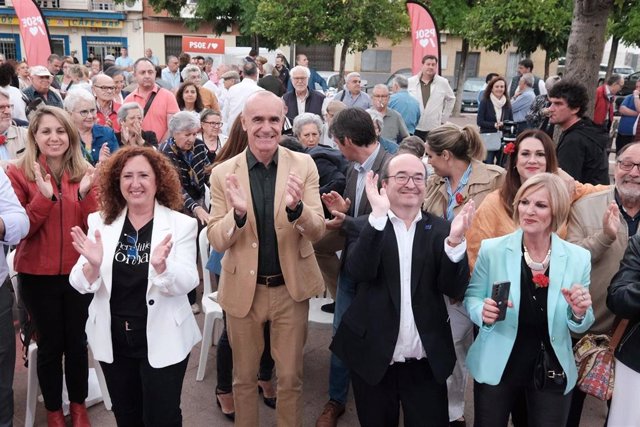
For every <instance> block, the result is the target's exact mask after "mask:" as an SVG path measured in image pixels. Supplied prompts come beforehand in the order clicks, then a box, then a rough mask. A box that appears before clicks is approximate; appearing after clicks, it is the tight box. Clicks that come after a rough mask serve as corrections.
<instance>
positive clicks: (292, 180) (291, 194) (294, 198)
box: [284, 173, 304, 210]
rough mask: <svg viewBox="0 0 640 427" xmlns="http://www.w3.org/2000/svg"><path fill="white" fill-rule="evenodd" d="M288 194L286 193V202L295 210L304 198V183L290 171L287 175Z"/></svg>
mask: <svg viewBox="0 0 640 427" xmlns="http://www.w3.org/2000/svg"><path fill="white" fill-rule="evenodd" d="M286 191H287V194H286V195H285V199H284V202H285V204H286V205H287V207H288V208H289V209H291V210H294V209H295V208H296V206H297V205H298V202H299V201H300V200H302V194H303V191H304V183H303V182H302V180H301V179H300V177H299V176H297V175H296V174H294V173H289V176H288V177H287V189H286Z"/></svg>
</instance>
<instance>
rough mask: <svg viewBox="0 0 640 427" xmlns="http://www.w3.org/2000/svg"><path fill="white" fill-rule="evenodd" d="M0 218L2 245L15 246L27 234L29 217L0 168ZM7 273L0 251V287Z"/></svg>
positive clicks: (7, 269) (4, 260) (3, 257)
mask: <svg viewBox="0 0 640 427" xmlns="http://www.w3.org/2000/svg"><path fill="white" fill-rule="evenodd" d="M0 218H2V221H3V222H4V227H5V230H4V240H2V241H0V244H3V245H7V246H8V245H17V244H18V242H20V240H21V239H22V238H24V236H26V235H27V233H28V232H29V217H28V216H27V213H26V212H25V210H24V208H23V207H22V205H21V204H20V201H18V197H16V193H15V192H14V191H13V187H12V186H11V182H10V181H9V178H8V177H7V175H6V174H5V173H4V169H2V168H0ZM8 272H9V266H8V265H7V260H6V258H5V254H4V251H0V286H2V284H3V283H4V279H6V277H7V273H8Z"/></svg>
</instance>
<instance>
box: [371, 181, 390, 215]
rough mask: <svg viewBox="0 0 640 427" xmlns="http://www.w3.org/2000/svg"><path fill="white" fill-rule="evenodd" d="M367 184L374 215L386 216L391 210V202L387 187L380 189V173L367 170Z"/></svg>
mask: <svg viewBox="0 0 640 427" xmlns="http://www.w3.org/2000/svg"><path fill="white" fill-rule="evenodd" d="M365 185H366V186H365V191H366V192H367V199H368V200H369V204H371V213H372V214H373V216H374V217H376V218H380V217H383V216H386V215H387V212H389V208H390V203H389V198H388V197H387V189H386V188H384V187H382V188H380V191H378V174H374V173H373V171H369V172H367V177H366V184H365Z"/></svg>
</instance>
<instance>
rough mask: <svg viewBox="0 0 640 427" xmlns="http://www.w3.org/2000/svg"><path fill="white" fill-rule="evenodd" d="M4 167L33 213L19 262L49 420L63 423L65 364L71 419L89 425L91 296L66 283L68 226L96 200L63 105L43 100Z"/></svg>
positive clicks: (72, 255)
mask: <svg viewBox="0 0 640 427" xmlns="http://www.w3.org/2000/svg"><path fill="white" fill-rule="evenodd" d="M7 175H8V176H9V179H10V180H11V184H12V185H13V189H14V190H15V192H16V196H18V200H19V201H20V204H22V206H24V207H25V209H26V211H27V215H28V216H29V224H30V230H29V234H27V237H26V238H25V239H23V240H22V241H21V242H20V243H19V244H18V247H17V248H16V255H15V260H14V267H15V270H16V271H17V272H18V283H19V287H20V296H21V298H22V301H23V302H24V306H25V308H26V309H27V312H28V313H29V316H30V319H31V321H32V322H33V325H34V327H35V331H36V333H37V336H38V362H37V363H38V382H39V384H40V390H41V391H42V396H43V397H44V405H45V407H46V408H47V423H48V425H49V426H53V427H63V426H64V425H65V419H64V414H63V412H62V381H63V366H64V379H65V383H66V385H67V391H68V396H69V400H70V401H71V408H70V410H71V418H72V421H73V425H74V426H75V427H78V426H83V427H84V426H88V425H89V418H88V415H87V410H86V408H85V406H84V401H85V399H86V398H87V392H88V375H89V366H88V359H87V337H86V335H85V331H84V324H85V323H86V321H87V307H88V306H89V303H90V302H91V297H89V296H85V295H80V294H79V293H78V292H76V291H75V290H74V289H73V288H72V287H71V286H70V285H69V273H70V272H71V268H72V267H73V265H74V264H75V262H76V261H77V259H78V253H77V252H76V251H75V250H74V249H73V246H72V245H71V239H69V238H68V234H67V233H68V231H69V230H70V229H71V227H78V228H80V229H84V230H86V227H87V217H88V215H89V214H90V213H91V212H94V211H96V209H97V204H96V199H95V190H94V189H93V179H94V169H93V167H91V165H90V164H89V163H88V162H87V161H86V160H85V159H84V158H83V156H82V151H81V150H80V138H79V137H78V132H77V130H76V129H75V128H74V125H73V123H72V122H71V121H70V120H69V116H68V115H67V113H65V112H64V110H62V109H61V108H57V107H49V106H45V107H43V108H41V109H39V110H37V111H35V112H34V113H33V116H32V117H31V123H30V125H29V131H28V136H27V144H26V147H25V151H24V154H23V155H22V156H21V157H20V158H19V159H18V160H17V162H16V163H12V164H10V165H9V166H8V169H7ZM63 364H64V365H63Z"/></svg>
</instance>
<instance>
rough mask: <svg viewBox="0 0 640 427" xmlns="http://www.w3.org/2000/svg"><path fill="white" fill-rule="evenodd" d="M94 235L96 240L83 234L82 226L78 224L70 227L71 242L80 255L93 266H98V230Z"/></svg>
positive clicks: (100, 246)
mask: <svg viewBox="0 0 640 427" xmlns="http://www.w3.org/2000/svg"><path fill="white" fill-rule="evenodd" d="M94 237H95V239H96V241H95V242H94V241H92V240H91V239H89V237H88V236H87V235H86V234H84V231H82V228H80V227H78V226H74V227H71V238H72V239H73V241H72V242H71V244H72V245H73V248H74V249H75V250H76V251H78V253H79V254H80V255H82V256H83V257H85V258H86V259H87V261H88V262H89V264H91V266H92V267H94V268H100V264H102V237H101V236H100V232H99V231H98V230H96V232H95V234H94Z"/></svg>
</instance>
